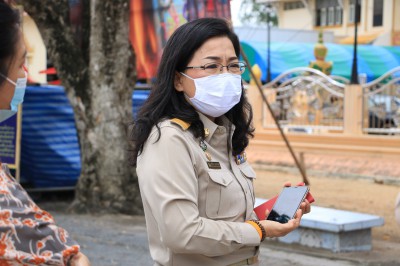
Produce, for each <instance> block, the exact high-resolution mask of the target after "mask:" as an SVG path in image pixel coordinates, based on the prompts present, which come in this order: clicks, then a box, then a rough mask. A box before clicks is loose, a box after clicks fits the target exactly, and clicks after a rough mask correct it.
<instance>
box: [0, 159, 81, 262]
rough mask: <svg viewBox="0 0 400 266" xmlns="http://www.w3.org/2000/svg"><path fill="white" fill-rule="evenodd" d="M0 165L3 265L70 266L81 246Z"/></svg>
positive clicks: (0, 216)
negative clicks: (69, 263)
mask: <svg viewBox="0 0 400 266" xmlns="http://www.w3.org/2000/svg"><path fill="white" fill-rule="evenodd" d="M0 166H1V167H0V266H14V265H26V266H30V265H67V264H68V260H69V259H70V258H71V257H72V256H73V255H75V254H77V253H78V252H79V249H80V247H79V245H78V244H77V243H76V242H75V241H74V240H72V239H71V238H70V236H69V235H68V232H67V231H65V230H64V229H63V228H61V227H58V226H57V225H56V224H55V221H54V218H53V217H52V216H51V215H50V214H49V213H48V212H46V211H44V210H42V209H40V208H39V207H38V206H37V205H36V204H35V203H34V202H33V201H32V199H31V198H30V197H29V195H28V194H27V193H26V191H25V190H24V189H23V188H22V186H21V185H20V184H19V183H17V182H16V181H15V180H14V178H13V177H12V176H11V174H10V172H9V170H8V167H7V165H5V164H1V163H0Z"/></svg>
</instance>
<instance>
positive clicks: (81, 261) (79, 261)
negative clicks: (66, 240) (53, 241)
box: [70, 252, 90, 266]
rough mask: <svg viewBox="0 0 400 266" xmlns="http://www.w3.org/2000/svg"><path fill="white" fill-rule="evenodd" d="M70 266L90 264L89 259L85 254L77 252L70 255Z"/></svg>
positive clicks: (88, 265) (87, 265)
mask: <svg viewBox="0 0 400 266" xmlns="http://www.w3.org/2000/svg"><path fill="white" fill-rule="evenodd" d="M70 265H71V266H90V261H89V259H88V258H87V257H86V256H85V254H83V253H81V252H79V253H78V254H76V255H75V256H73V257H72V259H71V261H70Z"/></svg>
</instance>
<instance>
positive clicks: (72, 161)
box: [20, 86, 149, 188]
mask: <svg viewBox="0 0 400 266" xmlns="http://www.w3.org/2000/svg"><path fill="white" fill-rule="evenodd" d="M148 94H149V91H148V90H135V92H134V94H133V95H132V99H133V106H132V109H133V114H134V115H135V114H136V113H137V111H138V109H139V107H140V106H141V105H142V104H143V102H144V101H145V100H146V98H147V95H148ZM20 167H21V180H22V181H23V182H28V183H30V184H32V185H33V186H34V187H38V188H44V187H70V186H74V185H75V184H76V182H77V180H78V178H79V175H80V171H81V160H80V147H79V142H78V137H77V131H76V127H75V120H74V114H73V110H72V107H71V105H70V104H69V101H68V98H67V96H66V94H65V91H64V87H61V86H40V87H38V86H28V87H27V90H26V93H25V99H24V104H23V111H22V137H21V165H20Z"/></svg>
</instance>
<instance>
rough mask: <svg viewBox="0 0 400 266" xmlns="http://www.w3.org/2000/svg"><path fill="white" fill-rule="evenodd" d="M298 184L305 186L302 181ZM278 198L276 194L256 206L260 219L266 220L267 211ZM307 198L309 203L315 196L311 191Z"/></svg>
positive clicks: (255, 210) (255, 209)
mask: <svg viewBox="0 0 400 266" xmlns="http://www.w3.org/2000/svg"><path fill="white" fill-rule="evenodd" d="M298 186H304V184H303V183H301V184H299V185H298ZM277 198H278V196H275V197H273V198H271V199H269V200H268V201H266V202H264V203H263V204H260V205H258V206H257V207H255V208H254V212H255V213H256V215H257V217H258V219H259V220H265V218H266V217H265V211H266V210H271V209H272V207H273V206H274V204H275V201H276V199H277ZM306 199H307V201H308V202H309V203H313V202H314V201H315V199H314V197H313V196H312V195H311V193H310V192H308V194H307V196H306Z"/></svg>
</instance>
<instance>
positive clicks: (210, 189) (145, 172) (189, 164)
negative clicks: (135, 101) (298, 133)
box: [130, 18, 310, 266]
mask: <svg viewBox="0 0 400 266" xmlns="http://www.w3.org/2000/svg"><path fill="white" fill-rule="evenodd" d="M239 57H240V45H239V40H238V38H237V36H236V35H235V34H234V33H233V32H232V30H231V29H230V27H229V25H228V23H227V22H226V21H225V20H222V19H217V18H203V19H198V20H194V21H191V22H188V23H186V24H184V25H182V26H181V27H179V28H178V29H177V30H176V31H175V32H174V33H173V34H172V36H171V37H170V38H169V40H168V42H167V44H166V46H165V48H164V52H163V55H162V59H161V62H160V66H159V69H158V74H157V81H156V83H155V86H154V87H153V88H152V90H151V93H150V95H149V98H148V99H147V101H146V102H145V104H144V105H143V106H142V108H141V110H140V112H139V115H138V118H137V120H136V121H135V122H134V125H133V127H132V132H131V134H130V136H131V142H132V144H133V146H132V150H131V152H132V154H131V155H132V161H133V164H135V165H137V174H138V178H139V186H140V193H141V196H142V200H143V206H144V212H145V218H146V226H147V231H148V237H149V245H150V253H151V256H152V258H153V260H154V265H165V266H170V265H178V266H181V265H191V266H204V265H207V266H219V265H220V266H222V265H223V266H226V265H230V266H241V265H262V264H261V263H262V262H258V253H259V246H260V244H261V242H262V241H263V240H264V239H265V238H266V237H279V236H284V235H286V234H288V233H289V232H291V231H293V230H295V229H296V228H297V227H298V226H299V224H300V219H301V216H302V214H303V213H307V212H309V211H310V204H309V203H308V202H307V201H305V202H303V203H302V204H301V208H300V209H299V210H298V211H297V213H296V217H295V218H294V219H291V220H290V221H289V222H288V223H285V224H281V223H278V222H273V221H267V220H258V219H257V216H256V214H255V213H254V211H253V208H254V202H255V195H254V188H253V180H254V178H255V172H254V170H253V169H252V168H251V166H250V165H249V163H248V162H247V161H246V155H245V149H246V147H247V145H248V143H249V138H250V137H251V136H253V131H254V129H253V127H252V111H251V107H250V104H249V103H248V102H247V99H246V96H245V93H244V88H243V85H242V79H241V74H242V73H243V72H244V70H245V68H246V64H245V63H243V62H240V61H239ZM286 185H288V184H286Z"/></svg>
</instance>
